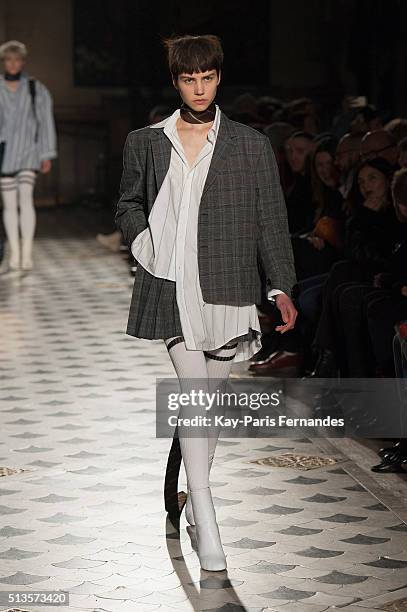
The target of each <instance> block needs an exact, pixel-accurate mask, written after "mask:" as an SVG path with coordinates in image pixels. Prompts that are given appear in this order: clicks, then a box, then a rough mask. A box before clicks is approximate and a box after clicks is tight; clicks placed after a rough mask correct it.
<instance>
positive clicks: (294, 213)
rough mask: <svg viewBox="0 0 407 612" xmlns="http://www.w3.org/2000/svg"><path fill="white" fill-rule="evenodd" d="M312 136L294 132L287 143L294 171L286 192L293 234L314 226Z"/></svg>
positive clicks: (288, 159)
mask: <svg viewBox="0 0 407 612" xmlns="http://www.w3.org/2000/svg"><path fill="white" fill-rule="evenodd" d="M311 149H312V136H311V135H310V134H308V133H307V132H294V134H292V135H291V136H290V137H289V138H288V139H287V141H286V143H285V153H286V157H287V162H288V165H289V167H290V170H291V173H292V180H291V184H290V186H289V187H288V189H287V190H286V192H285V201H286V206H287V216H288V225H289V228H290V232H291V233H292V234H294V233H297V232H305V231H308V230H310V229H312V227H313V218H314V209H313V206H312V190H311V178H310V172H309V159H308V156H309V153H310V151H311Z"/></svg>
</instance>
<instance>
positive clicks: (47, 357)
mask: <svg viewBox="0 0 407 612" xmlns="http://www.w3.org/2000/svg"><path fill="white" fill-rule="evenodd" d="M35 261H36V269H35V271H33V272H32V273H30V274H26V275H19V274H14V275H8V276H6V277H4V276H3V277H0V295H1V298H0V299H1V301H0V326H1V354H0V381H1V392H0V410H1V430H0V466H6V467H12V468H13V467H19V468H24V470H26V471H24V472H21V473H18V474H15V475H10V476H6V477H3V478H1V479H0V590H5V589H14V590H15V589H22V590H27V591H30V590H53V589H64V590H67V591H69V593H70V606H69V610H73V611H83V612H84V611H85V610H95V611H96V610H97V611H109V612H110V611H112V612H130V611H131V612H150V611H153V610H160V611H161V612H171V611H173V610H179V611H180V612H184V611H192V610H207V611H213V612H214V611H215V610H216V611H219V612H220V611H222V612H243V611H247V612H255V611H256V612H257V611H259V612H260V611H266V610H267V611H272V610H286V611H287V612H294V611H297V610H298V611H301V612H307V611H308V612H314V611H315V612H316V611H319V610H328V609H336V608H345V609H346V610H349V611H353V612H354V611H357V610H358V611H359V612H362V611H365V612H366V611H367V610H373V609H383V607H384V606H385V605H386V603H387V602H388V601H391V600H398V599H402V597H403V596H404V597H405V596H406V590H407V545H406V544H407V535H406V532H407V526H406V525H405V524H404V523H402V522H401V521H400V519H399V518H398V516H397V515H396V514H394V513H393V512H392V511H391V510H390V509H389V508H387V507H386V506H384V505H382V504H380V503H379V502H378V500H377V498H376V497H374V496H373V495H372V494H371V493H369V491H368V490H366V489H365V488H364V487H363V486H361V485H360V483H358V482H357V481H356V480H355V479H354V478H353V477H352V476H351V475H350V474H349V473H348V472H347V471H346V470H345V469H344V465H345V464H344V463H343V461H342V458H341V456H340V455H338V457H337V458H338V459H339V461H338V462H337V463H336V464H335V465H333V466H332V465H328V466H325V467H319V468H317V469H314V470H308V471H300V470H296V469H293V468H278V467H270V466H262V465H258V464H253V463H250V461H251V460H253V459H256V458H261V457H267V456H270V455H273V454H278V453H279V452H284V451H299V452H304V453H306V454H313V453H314V454H318V455H322V456H323V455H324V454H326V453H324V450H323V447H322V446H318V445H317V443H316V442H317V441H314V440H308V439H282V438H278V440H277V439H275V440H271V439H268V440H265V439H263V440H259V439H254V440H253V439H238V440H236V439H235V440H221V441H220V443H219V446H218V450H217V456H216V459H215V464H214V468H213V472H212V487H213V492H214V496H215V500H216V508H217V514H218V520H219V523H220V528H221V535H222V541H223V543H224V547H225V551H226V554H227V561H228V572H227V573H226V572H224V573H217V574H211V573H208V572H203V571H200V568H199V563H198V559H197V556H196V554H195V552H194V550H193V548H192V545H191V538H190V535H189V533H188V532H187V530H186V528H185V519H184V517H182V522H181V532H180V536H179V537H178V536H177V533H176V532H175V530H174V528H173V527H172V526H171V525H170V524H169V523H168V522H167V521H166V515H165V512H164V509H163V499H162V488H163V475H164V467H165V461H166V456H167V452H168V448H169V444H170V441H169V440H168V439H156V438H155V433H154V432H155V419H154V405H155V397H154V391H155V387H154V383H155V377H165V376H173V371H172V366H171V364H170V361H169V358H168V355H167V353H166V349H165V347H164V344H163V343H162V342H161V341H153V342H151V341H144V340H135V339H133V338H130V337H128V336H126V335H125V333H124V329H125V325H126V321H127V312H128V306H129V301H130V294H131V279H130V278H129V276H128V273H127V269H126V266H125V264H124V263H123V261H122V260H121V259H120V257H119V256H117V255H114V254H109V253H107V252H106V251H104V250H103V248H102V247H100V246H99V245H98V244H97V243H96V242H95V241H94V240H92V239H91V238H60V239H59V240H55V239H49V238H40V239H37V242H36V244H35ZM276 440H277V442H276ZM281 447H283V449H282V450H281ZM331 456H332V455H331ZM184 482H185V480H184ZM6 608H7V606H2V607H0V609H2V610H5V609H6ZM21 609H32V610H38V609H39V608H24V606H21ZM44 609H55V610H58V609H59V610H67V609H68V608H67V607H64V608H48V607H46V608H44ZM395 609H400V610H401V609H404V608H395Z"/></svg>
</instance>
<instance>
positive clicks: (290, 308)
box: [276, 293, 298, 334]
mask: <svg viewBox="0 0 407 612" xmlns="http://www.w3.org/2000/svg"><path fill="white" fill-rule="evenodd" d="M276 306H277V308H278V309H279V311H280V312H281V318H282V319H283V321H284V323H285V325H278V326H277V327H276V331H279V332H281V333H282V334H284V332H286V331H289V330H290V329H293V328H294V325H295V320H296V318H297V314H298V312H297V310H296V308H295V306H294V304H293V303H292V301H291V299H290V298H289V297H288V295H286V294H285V293H279V294H278V295H276Z"/></svg>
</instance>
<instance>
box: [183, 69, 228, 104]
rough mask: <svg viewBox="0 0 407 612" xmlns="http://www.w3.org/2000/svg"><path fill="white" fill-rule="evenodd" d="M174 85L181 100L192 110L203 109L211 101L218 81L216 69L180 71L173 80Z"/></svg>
mask: <svg viewBox="0 0 407 612" xmlns="http://www.w3.org/2000/svg"><path fill="white" fill-rule="evenodd" d="M173 83H174V87H175V88H176V89H178V91H179V93H180V96H181V98H182V100H183V101H184V102H185V103H186V104H188V106H190V107H191V108H192V109H193V110H196V111H203V110H205V109H206V108H208V106H209V105H210V104H211V102H213V100H214V99H215V96H216V91H217V88H218V85H219V83H220V73H219V76H218V74H217V72H216V70H215V69H214V70H207V71H206V72H193V73H192V74H186V73H182V74H179V75H178V78H177V80H176V81H175V80H173Z"/></svg>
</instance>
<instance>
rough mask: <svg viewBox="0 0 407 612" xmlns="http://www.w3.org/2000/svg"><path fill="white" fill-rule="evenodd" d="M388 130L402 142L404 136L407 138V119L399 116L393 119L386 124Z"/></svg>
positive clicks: (385, 127)
mask: <svg viewBox="0 0 407 612" xmlns="http://www.w3.org/2000/svg"><path fill="white" fill-rule="evenodd" d="M384 129H385V130H386V132H390V134H391V135H392V136H394V138H395V139H396V141H397V142H400V140H402V139H403V138H407V119H402V118H401V117H397V118H396V119H392V120H391V121H389V122H388V123H386V125H385V126H384Z"/></svg>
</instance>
